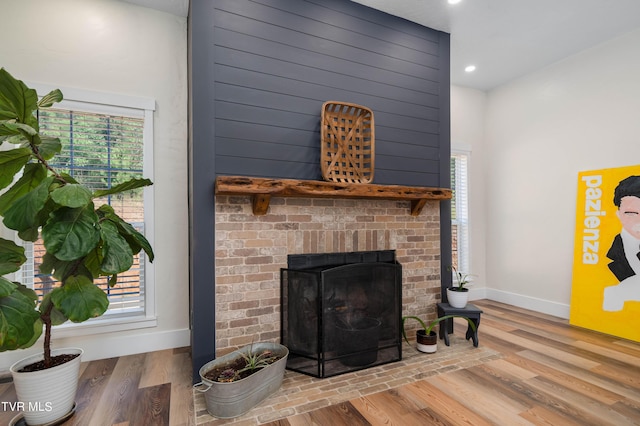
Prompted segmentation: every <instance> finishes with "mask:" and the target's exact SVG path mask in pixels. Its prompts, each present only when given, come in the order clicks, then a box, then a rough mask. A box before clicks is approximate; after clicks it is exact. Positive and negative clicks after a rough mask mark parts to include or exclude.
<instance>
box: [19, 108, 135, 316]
mask: <svg viewBox="0 0 640 426" xmlns="http://www.w3.org/2000/svg"><path fill="white" fill-rule="evenodd" d="M141 117H144V115H140V116H139V117H129V116H122V115H110V114H103V113H93V112H83V111H74V110H69V109H48V110H43V111H40V112H39V116H38V120H39V125H40V131H41V132H42V133H43V134H44V135H47V136H52V137H58V138H60V141H61V143H62V151H61V152H60V154H58V155H56V156H55V157H54V158H53V159H52V160H51V161H50V164H51V165H52V166H53V167H54V168H56V169H57V170H58V171H61V172H65V173H68V174H69V175H71V176H72V177H73V178H74V179H75V180H77V181H78V182H80V183H83V184H85V185H87V186H89V187H90V188H91V189H92V190H98V189H108V188H111V187H112V186H115V185H117V184H119V183H122V182H125V181H127V180H129V179H131V178H142V177H143V163H144V138H143V135H144V118H141ZM94 203H95V204H96V207H98V206H99V205H101V204H109V205H111V206H112V207H113V208H114V210H115V212H116V213H117V214H118V215H119V216H120V217H122V218H123V219H124V220H126V221H127V222H130V223H131V224H132V225H133V226H134V227H135V228H136V229H137V230H138V231H139V232H141V233H143V234H144V230H145V229H144V228H145V227H144V193H143V189H142V188H140V189H137V190H134V191H129V192H126V193H124V194H116V195H110V196H107V197H104V198H102V199H96V200H94ZM25 249H26V250H25V251H26V252H27V256H28V261H27V262H26V263H25V265H24V267H23V268H22V270H21V271H20V274H21V277H20V278H22V282H23V283H25V284H26V285H29V284H30V286H31V287H32V288H33V289H34V290H35V291H36V293H38V295H39V296H40V297H42V296H43V295H44V294H46V293H47V292H49V291H51V290H52V289H53V288H54V287H56V286H58V285H60V283H59V282H58V281H57V280H56V279H55V278H54V277H52V276H50V275H48V274H42V273H40V271H39V265H40V263H42V256H43V255H44V246H43V244H42V240H38V241H36V242H35V243H29V244H27V245H25ZM96 285H98V286H100V287H101V288H102V289H103V290H104V291H105V292H106V293H107V295H108V297H109V310H108V312H107V314H116V313H136V312H144V309H145V258H144V252H143V251H141V252H140V254H138V255H137V256H136V258H135V260H134V265H133V267H132V268H131V269H130V270H129V271H127V272H125V273H122V274H118V282H117V285H116V286H114V287H109V285H108V283H107V278H106V277H103V278H100V279H97V280H96Z"/></svg>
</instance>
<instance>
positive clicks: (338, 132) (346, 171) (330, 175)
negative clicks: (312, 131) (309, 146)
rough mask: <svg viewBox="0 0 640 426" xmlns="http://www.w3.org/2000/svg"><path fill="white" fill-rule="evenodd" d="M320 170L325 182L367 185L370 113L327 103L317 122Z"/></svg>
mask: <svg viewBox="0 0 640 426" xmlns="http://www.w3.org/2000/svg"><path fill="white" fill-rule="evenodd" d="M320 129H321V130H320V168H321V169H322V177H323V179H325V180H328V181H333V182H345V183H371V182H372V181H373V171H374V160H375V134H374V122H373V111H371V110H370V109H369V108H367V107H364V106H362V105H356V104H352V103H346V102H336V101H327V102H325V103H324V104H322V117H321V122H320Z"/></svg>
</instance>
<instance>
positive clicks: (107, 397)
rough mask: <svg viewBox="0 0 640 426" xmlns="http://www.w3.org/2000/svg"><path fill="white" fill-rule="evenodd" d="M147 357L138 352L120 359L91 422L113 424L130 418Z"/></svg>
mask: <svg viewBox="0 0 640 426" xmlns="http://www.w3.org/2000/svg"><path fill="white" fill-rule="evenodd" d="M145 357H146V354H138V355H129V356H125V357H120V358H119V359H118V362H117V363H116V366H115V367H114V369H113V372H112V373H111V377H110V378H109V381H108V382H107V386H105V388H104V390H103V392H102V395H101V396H100V398H99V400H98V406H97V407H96V410H95V412H94V415H93V416H92V418H91V423H90V424H92V425H93V424H96V425H97V424H105V425H111V424H114V423H119V422H123V421H126V420H127V419H128V416H130V414H129V413H130V409H131V408H132V401H133V399H134V397H135V394H136V392H137V391H138V383H139V382H140V374H141V373H142V366H143V365H144V360H145ZM133 408H135V407H133Z"/></svg>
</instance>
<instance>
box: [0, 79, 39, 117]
mask: <svg viewBox="0 0 640 426" xmlns="http://www.w3.org/2000/svg"><path fill="white" fill-rule="evenodd" d="M37 105H38V94H37V93H36V91H35V90H33V89H29V88H28V87H27V86H26V85H25V84H24V83H23V82H22V81H20V80H17V79H15V78H14V77H13V76H12V75H11V74H9V72H7V71H6V70H5V69H4V68H0V120H10V119H14V118H15V119H17V120H18V121H20V122H22V123H26V122H27V121H28V120H27V119H28V117H29V116H31V114H32V113H33V111H35V110H36V108H37Z"/></svg>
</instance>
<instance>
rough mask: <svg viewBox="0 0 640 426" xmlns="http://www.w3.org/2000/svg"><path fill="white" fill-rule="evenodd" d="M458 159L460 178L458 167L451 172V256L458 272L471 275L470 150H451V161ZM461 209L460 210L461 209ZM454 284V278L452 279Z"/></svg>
mask: <svg viewBox="0 0 640 426" xmlns="http://www.w3.org/2000/svg"><path fill="white" fill-rule="evenodd" d="M458 158H462V159H463V161H464V162H463V164H462V168H463V170H462V174H463V175H462V176H460V173H459V172H458V171H459V170H460V166H458V167H456V170H455V171H456V172H457V173H455V175H454V173H453V171H452V179H454V178H455V183H454V182H452V183H451V185H452V189H454V192H453V197H454V199H452V203H451V208H452V212H451V228H452V229H451V235H452V238H453V236H454V235H456V234H457V238H458V241H457V244H456V250H454V249H453V241H452V242H451V243H452V256H453V255H454V253H453V252H454V251H455V252H456V253H457V259H458V270H460V271H462V272H465V273H471V272H470V268H471V249H470V248H471V242H470V236H471V232H470V229H469V228H470V227H469V167H470V163H471V150H470V149H466V148H453V149H452V150H451V160H453V161H455V162H456V164H458V161H459V160H458ZM461 184H462V186H463V190H462V191H459V190H458V189H457V188H459V187H460V185H461ZM454 206H455V208H456V210H457V211H456V214H455V215H454V213H453V208H454ZM461 207H462V208H461ZM454 216H455V219H454ZM454 226H457V232H455V233H454V231H453V227H454ZM454 282H455V277H454Z"/></svg>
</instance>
